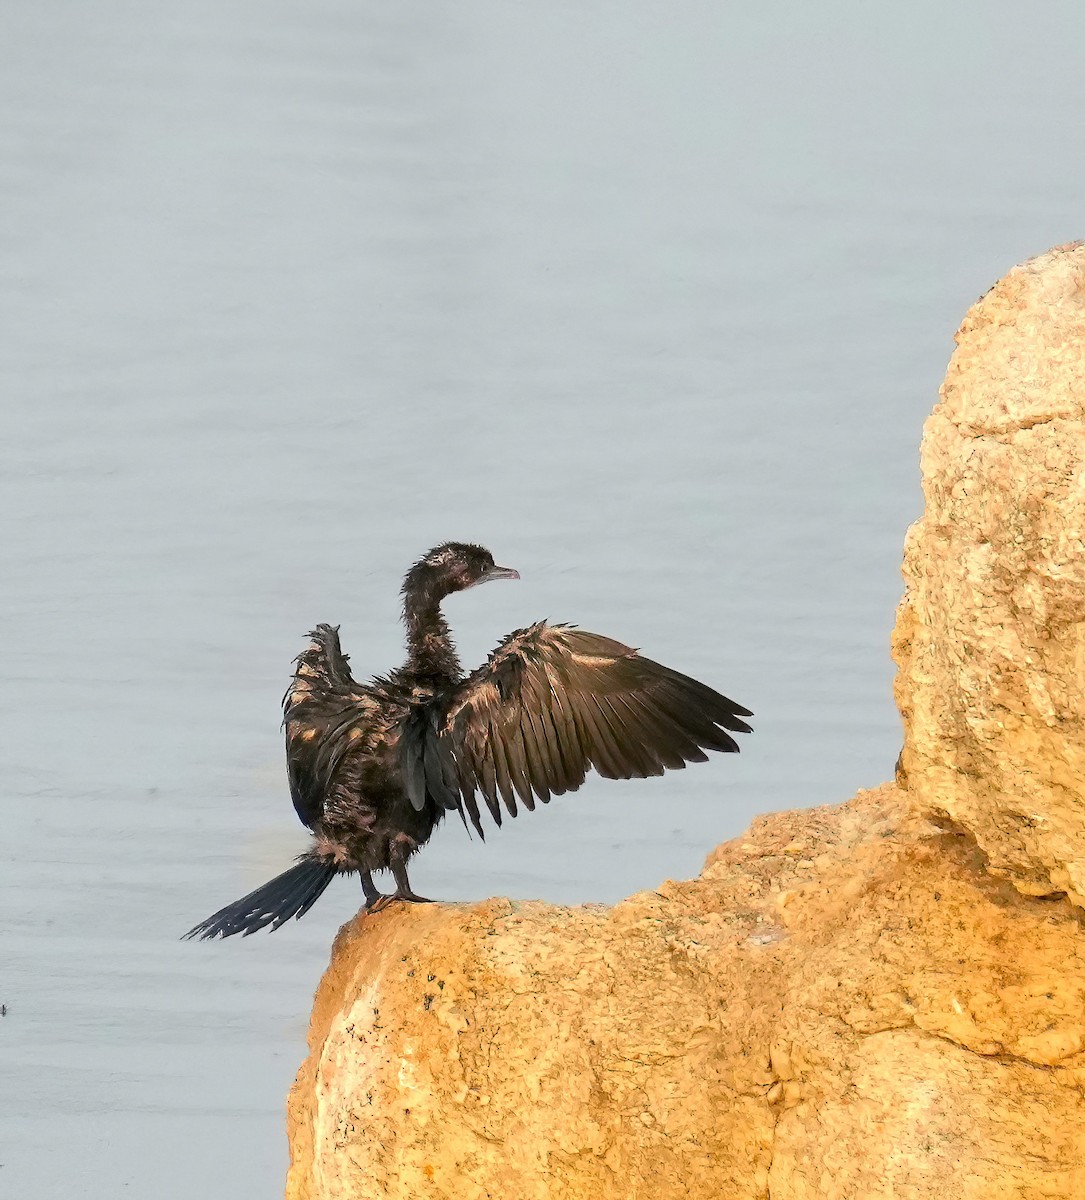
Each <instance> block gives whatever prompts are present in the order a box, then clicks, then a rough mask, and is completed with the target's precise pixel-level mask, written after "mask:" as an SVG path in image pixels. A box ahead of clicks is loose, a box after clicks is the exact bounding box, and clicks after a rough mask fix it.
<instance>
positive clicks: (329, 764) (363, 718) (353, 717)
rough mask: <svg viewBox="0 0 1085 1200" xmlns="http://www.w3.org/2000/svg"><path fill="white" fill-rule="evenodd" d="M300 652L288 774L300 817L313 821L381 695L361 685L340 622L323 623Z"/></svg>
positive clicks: (290, 711)
mask: <svg viewBox="0 0 1085 1200" xmlns="http://www.w3.org/2000/svg"><path fill="white" fill-rule="evenodd" d="M309 638H310V642H309V645H308V646H307V647H306V648H305V649H304V650H303V651H302V652H301V654H299V655H298V657H297V660H296V667H295V670H294V678H293V679H292V680H291V683H290V687H289V688H288V689H287V692H286V695H285V696H284V697H283V726H284V728H285V730H286V761H287V774H288V777H289V780H290V795H291V798H292V799H293V801H294V808H295V809H296V810H297V814H298V816H299V817H300V818H301V820H302V821H303V822H304V823H305V824H306V825H310V826H312V825H313V824H315V823H316V822H317V821H319V820H320V818H321V817H322V815H323V812H324V802H325V799H326V797H327V796H328V794H329V792H330V790H331V787H332V784H333V783H334V781H335V777H336V774H337V772H338V771H339V768H340V767H341V765H342V763H343V760H344V759H345V758H346V757H347V756H348V755H349V754H350V753H351V751H352V750H354V749H355V748H356V747H357V744H358V743H359V742H360V740H361V737H360V732H359V731H360V730H361V728H362V727H363V726H364V725H365V723H366V722H367V721H368V720H370V719H371V718H372V715H373V713H374V710H375V708H376V700H375V699H374V697H373V696H372V695H371V694H370V693H369V692H368V690H367V689H365V688H362V687H359V685H358V684H357V683H356V682H355V680H354V678H353V677H352V676H351V673H350V665H349V661H350V660H349V659H348V658H347V656H346V655H345V654H344V653H343V651H342V648H341V647H340V644H339V630H338V627H335V626H332V625H318V626H317V627H316V628H315V629H314V630H313V631H312V633H310V634H309Z"/></svg>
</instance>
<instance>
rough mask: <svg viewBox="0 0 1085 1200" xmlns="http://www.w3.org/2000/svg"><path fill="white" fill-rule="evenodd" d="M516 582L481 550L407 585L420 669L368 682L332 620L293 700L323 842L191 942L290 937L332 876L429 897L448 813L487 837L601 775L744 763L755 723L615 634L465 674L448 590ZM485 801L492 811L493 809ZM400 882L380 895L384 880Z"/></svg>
mask: <svg viewBox="0 0 1085 1200" xmlns="http://www.w3.org/2000/svg"><path fill="white" fill-rule="evenodd" d="M491 579H519V575H518V574H517V573H516V572H515V571H511V570H509V569H507V568H505V567H497V566H495V565H494V560H493V557H492V556H491V554H490V552H489V551H488V550H484V549H483V548H482V547H481V546H472V545H466V544H464V543H461V542H449V543H448V544H446V545H443V546H438V547H436V548H435V549H433V550H431V551H430V552H429V553H428V554H427V555H426V556H425V557H424V558H422V559H421V560H420V561H419V562H417V563H416V564H415V565H414V566H413V567H412V568H411V569H410V571H409V572H408V573H407V577H406V579H405V580H404V583H403V620H404V624H405V625H406V627H407V645H408V656H407V661H406V663H405V664H404V665H403V666H402V667H400V668H399V670H397V671H393V672H392V673H391V674H390V675H389V676H388V677H387V678H378V679H374V680H373V681H372V682H371V683H369V684H365V685H362V684H358V683H356V682H355V680H354V678H353V676H352V675H351V673H350V667H349V666H348V662H347V657H346V655H345V654H344V653H343V652H342V650H341V649H340V646H339V633H338V629H335V628H333V627H332V626H330V625H318V626H317V627H316V629H315V630H313V632H312V633H311V634H310V637H311V639H312V641H311V642H310V644H309V645H308V646H307V647H306V649H305V650H304V651H303V652H302V653H301V654H300V655H299V656H298V659H297V670H296V671H295V673H294V679H293V682H292V683H291V685H290V688H289V689H288V691H287V693H286V695H285V697H284V698H283V712H284V722H283V723H284V726H285V729H286V757H287V771H288V775H289V779H290V794H291V797H292V798H293V801H294V807H295V809H296V810H297V813H298V816H299V817H300V818H301V820H302V822H303V823H304V824H305V825H307V826H308V827H309V828H310V829H311V830H312V831H313V835H314V841H313V845H312V846H311V847H310V849H309V850H308V851H306V853H305V854H303V855H302V856H301V857H300V858H299V859H298V862H297V863H296V864H295V865H294V866H293V867H291V868H290V869H289V870H288V871H285V872H284V873H283V874H282V875H279V876H277V877H276V878H275V879H272V880H271V881H270V882H268V883H265V884H264V885H263V886H262V887H259V888H257V889H256V891H254V892H251V893H250V894H249V895H248V896H245V897H244V898H243V899H241V900H237V901H235V902H234V903H233V904H230V905H228V906H227V907H226V908H224V909H222V910H220V911H219V912H217V913H215V914H214V916H211V917H208V918H207V920H206V921H203V922H201V923H200V924H199V925H197V926H196V927H195V929H192V930H190V931H189V933H188V934H187V935H186V936H188V937H194V936H200V937H205V938H206V937H216V936H219V935H221V936H222V937H229V936H230V935H231V934H234V933H244V934H249V933H254V932H255V931H256V930H257V929H262V928H264V926H265V925H271V927H272V928H273V929H276V928H278V927H279V925H281V924H282V923H283V922H284V921H286V920H288V919H289V918H290V917H300V916H302V915H303V914H304V913H305V912H307V911H308V910H309V908H310V907H311V906H312V905H313V903H314V902H315V901H316V900H317V898H318V897H319V896H320V895H321V893H322V892H323V891H324V889H325V888H326V887H327V886H328V884H329V883H330V882H331V880H332V879H333V878H334V876H335V875H337V874H341V873H349V872H353V871H357V872H359V873H360V875H361V879H362V890H363V892H364V893H365V902H366V909H367V910H368V911H369V912H375V911H377V910H378V909H380V908H382V907H384V906H385V905H386V904H388V903H390V902H391V901H392V900H415V901H420V900H422V897H421V896H416V895H415V894H414V892H413V891H412V890H411V885H410V883H409V881H408V879H407V860H408V858H410V856H411V855H412V854H413V853H414V852H415V851H416V850H418V849H419V847H420V846H422V845H424V844H425V843H426V842H427V841H428V840H429V838H430V836H431V835H432V833H433V830H434V828H435V827H436V826H437V824H438V822H439V821H440V820H441V818H442V817H443V816H444V815H445V813H446V812H458V813H459V815H460V817H461V818H462V819H463V821H464V823H465V824H466V823H467V822H470V823H471V825H473V826H474V828H475V829H476V830H477V831H478V832H479V834H480V835H483V824H482V813H483V809H486V810H488V811H489V813H490V816H491V817H492V818H493V820H494V822H495V823H496V824H498V825H500V824H501V819H502V806H504V811H505V812H507V813H508V814H509V816H512V817H514V816H516V814H517V811H518V806H519V805H521V804H522V805H523V806H524V808H527V809H533V808H534V807H535V801H536V800H541V801H542V803H543V804H546V803H547V802H548V801H549V799H550V797H551V796H560V795H562V793H564V792H573V791H576V789H577V788H578V787H580V785H581V784H582V783H583V782H584V777H585V775H586V774H587V772H588V771H589V770H591V769H592V768H594V769H595V770H596V771H598V772H599V774H600V775H604V776H606V777H607V778H608V779H633V778H637V779H639V778H644V777H645V776H648V775H662V774H663V772H664V770H666V769H667V768H672V769H676V768H679V767H684V766H685V765H686V763H687V762H705V761H706V760H707V758H708V755H707V754H706V753H705V751H706V750H720V751H724V752H728V751H737V750H738V745H737V743H736V742H735V740H734V738H733V737H732V736H731V734H732V733H749V732H750V727H749V726H748V725H747V724H746V723H745V721H743V720H742V718H743V717H748V716H750V715H751V713H750V712H749V711H748V710H747V709H745V708H742V707H741V706H740V705H738V704H735V703H734V701H732V700H728V699H727V697H726V696H721V695H720V693H719V692H716V691H713V690H712V688H710V687H706V686H705V685H704V684H703V683H698V682H697V680H695V679H691V678H690V677H689V676H688V675H681V674H679V673H678V672H677V671H672V670H670V669H669V668H668V667H664V666H661V665H660V664H659V663H656V662H652V660H651V659H649V658H642V657H641V656H640V655H639V654H638V653H637V652H636V651H635V650H631V649H630V648H629V647H628V646H623V645H622V644H621V643H620V642H615V641H612V640H611V639H610V638H606V637H600V636H599V635H598V634H594V633H585V632H584V631H583V630H580V629H577V628H575V627H574V626H572V625H548V624H547V623H546V622H539V624H537V625H532V626H530V627H529V628H527V629H520V630H517V631H516V632H515V633H512V634H510V635H509V636H508V637H507V638H505V640H504V641H503V642H502V643H501V644H500V645H499V646H498V647H497V649H496V650H495V651H494V652H493V653H492V654H491V655H490V657H489V658H488V659H487V661H486V662H485V664H484V665H483V666H481V667H479V668H478V670H476V671H474V672H472V673H471V674H470V675H468V676H466V677H465V676H464V674H463V671H462V669H461V667H460V663H459V660H458V659H457V657H456V651H455V648H454V647H453V644H452V638H451V634H450V632H449V628H448V625H447V623H446V622H445V619H444V617H443V616H442V615H441V611H440V606H441V602H442V600H444V598H445V597H446V596H448V595H450V594H451V593H452V592H457V591H462V590H463V589H464V588H469V587H474V586H475V585H476V584H478V583H485V582H487V581H488V580H491ZM480 798H481V801H482V805H481V806H480V803H479V800H480ZM380 870H389V871H391V872H392V875H393V877H394V879H395V882H396V891H395V893H394V894H393V895H392V896H383V895H381V893H380V892H379V891H378V890H377V887H376V885H375V884H374V882H373V872H374V871H380Z"/></svg>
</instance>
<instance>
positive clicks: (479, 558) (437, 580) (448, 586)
mask: <svg viewBox="0 0 1085 1200" xmlns="http://www.w3.org/2000/svg"><path fill="white" fill-rule="evenodd" d="M519 578H520V574H519V572H518V571H514V570H513V569H512V568H511V567H499V566H497V565H496V564H495V563H494V556H493V555H492V554H491V553H490V552H489V550H487V549H486V548H485V547H483V546H473V545H471V544H470V543H468V542H445V543H444V545H442V546H435V547H434V548H433V549H432V550H431V551H430V552H429V553H428V554H425V555H423V556H422V558H420V559H419V560H418V562H416V563H415V564H414V566H413V567H411V569H410V570H409V571H408V572H407V578H406V579H404V581H403V595H404V596H405V597H407V598H408V599H413V600H416V601H418V600H429V601H433V602H436V603H440V601H441V600H443V599H444V598H445V596H448V595H451V593H452V592H462V591H463V590H464V589H465V588H470V587H474V586H475V585H476V584H479V583H489V582H490V580H491V579H519Z"/></svg>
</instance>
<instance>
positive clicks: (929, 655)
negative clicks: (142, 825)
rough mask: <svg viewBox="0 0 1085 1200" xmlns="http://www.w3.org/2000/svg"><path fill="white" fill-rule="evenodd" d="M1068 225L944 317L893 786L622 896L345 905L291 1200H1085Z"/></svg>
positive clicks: (1084, 977) (301, 1093)
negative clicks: (556, 902)
mask: <svg viewBox="0 0 1085 1200" xmlns="http://www.w3.org/2000/svg"><path fill="white" fill-rule="evenodd" d="M1083 457H1085V248H1083V247H1081V246H1069V247H1063V248H1060V249H1057V250H1054V251H1052V252H1051V253H1050V254H1048V255H1045V256H1044V257H1043V258H1040V259H1036V260H1035V261H1033V262H1030V263H1027V264H1025V265H1024V266H1022V267H1019V268H1017V269H1016V270H1014V271H1012V272H1011V273H1010V274H1009V275H1008V276H1007V277H1006V278H1005V279H1004V280H1002V282H1001V283H999V284H998V285H997V286H996V287H995V288H994V289H993V290H992V291H991V292H989V293H988V294H987V295H986V296H985V297H984V298H983V299H982V300H980V301H979V303H978V304H977V305H976V306H975V307H974V308H973V309H972V311H971V312H970V313H969V314H968V317H967V318H966V320H965V322H964V324H963V326H962V327H961V330H960V333H959V334H958V349H957V352H956V354H955V355H954V358H953V362H952V364H951V366H950V370H949V374H948V376H947V380H946V384H945V387H944V388H943V392H942V399H941V402H940V403H939V405H938V407H937V408H936V410H935V412H934V414H933V415H932V417H931V418H930V420H929V421H928V424H927V428H926V433H925V437H924V443H923V477H924V487H925V490H926V497H927V507H926V512H925V514H924V516H923V518H922V520H921V521H919V522H918V524H917V525H916V526H915V527H914V528H913V529H912V531H911V532H910V534H909V538H908V545H907V552H906V561H905V577H906V583H907V594H906V596H905V599H904V601H903V603H902V605H901V609H900V613H899V618H898V624H897V629H896V632H895V634H894V652H895V655H896V658H897V662H898V665H899V667H900V675H899V679H898V684H897V694H898V698H899V703H900V707H901V710H902V713H903V715H904V718H905V726H906V741H905V748H904V751H903V754H902V759H901V769H900V770H899V772H898V782H897V784H896V785H889V784H887V785H885V786H883V787H881V788H878V789H876V790H874V791H870V792H863V793H860V794H859V796H857V797H856V798H855V799H854V800H852V801H850V802H849V803H847V804H844V805H841V806H840V807H837V808H822V809H813V810H806V811H800V812H791V813H781V814H777V815H775V816H771V817H766V818H763V819H761V820H758V821H756V822H755V823H754V825H753V826H752V827H751V829H750V830H749V832H748V833H747V834H746V835H745V836H744V837H742V838H740V839H739V840H737V841H734V842H729V843H727V844H726V845H724V846H721V847H719V848H718V849H717V850H716V851H715V852H714V853H713V854H712V855H711V856H710V858H709V860H708V863H707V864H706V866H705V869H704V871H703V873H702V874H701V876H700V878H698V879H696V880H691V881H689V882H685V883H667V884H664V885H663V886H662V887H660V889H659V890H658V891H655V892H644V893H641V894H639V895H636V896H633V897H631V898H629V899H628V900H626V901H624V902H622V903H621V904H618V905H616V906H615V907H614V908H611V909H606V908H593V907H586V908H562V907H556V906H553V905H547V904H542V903H531V904H513V903H510V902H509V901H507V900H490V901H487V902H485V903H482V904H476V905H471V906H456V905H425V906H403V907H396V908H392V909H389V910H387V911H385V912H382V913H380V914H379V915H377V916H375V917H359V918H358V919H356V920H355V921H353V922H351V923H350V924H349V925H346V926H345V927H344V928H343V930H342V931H341V932H340V935H339V937H338V939H337V941H336V944H335V948H334V950H333V953H332V961H331V965H330V966H329V968H328V971H327V973H326V974H325V976H324V979H323V981H322V983H321V985H320V989H319V991H318V993H317V997H316V1004H315V1008H314V1011H313V1019H312V1026H311V1030H310V1050H311V1053H310V1057H309V1059H308V1061H307V1062H306V1063H305V1064H304V1066H303V1067H302V1069H301V1072H300V1073H299V1075H298V1079H297V1082H296V1084H295V1086H294V1089H293V1091H292V1093H291V1097H290V1104H289V1125H290V1142H291V1159H292V1164H291V1168H290V1173H289V1177H288V1182H287V1197H288V1200H348V1198H349V1200H408V1198H409V1200H483V1198H488V1200H710V1198H711V1200H755V1198H756V1200H1010V1198H1013V1200H1085V1100H1083V1095H1085V913H1083V912H1082V909H1081V907H1078V906H1079V905H1083V904H1085V899H1083V897H1085V829H1083V814H1085V805H1083V803H1082V802H1081V800H1079V794H1080V791H1081V784H1082V781H1083V780H1085V731H1083V728H1082V722H1083V719H1085V713H1083V706H1082V700H1081V694H1082V693H1081V680H1082V679H1085V552H1083V545H1082V531H1083V529H1085V476H1083V471H1082V464H1083Z"/></svg>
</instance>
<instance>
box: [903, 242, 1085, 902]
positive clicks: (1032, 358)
mask: <svg viewBox="0 0 1085 1200" xmlns="http://www.w3.org/2000/svg"><path fill="white" fill-rule="evenodd" d="M1083 468H1085V243H1076V244H1074V245H1070V246H1061V247H1058V248H1057V249H1055V250H1052V251H1050V252H1049V253H1048V254H1045V255H1043V256H1042V257H1040V258H1036V259H1033V260H1032V261H1031V262H1027V263H1024V264H1023V265H1022V266H1019V267H1016V268H1015V269H1014V270H1012V271H1011V272H1010V273H1009V274H1008V275H1007V276H1006V277H1005V278H1004V279H1002V280H1001V281H1000V282H999V283H998V284H996V285H995V287H993V288H992V289H991V290H990V291H989V292H988V293H987V295H985V296H984V297H983V298H982V299H981V300H979V301H978V302H977V303H976V304H975V305H973V307H972V308H971V310H970V311H969V313H968V315H967V316H966V317H965V320H964V323H963V324H962V325H961V328H960V330H959V331H958V333H957V350H956V352H955V353H954V355H953V359H952V361H951V362H950V365H949V371H948V373H947V375H946V380H945V383H944V384H943V387H942V392H941V400H940V402H939V404H938V405H937V407H936V408H935V409H934V412H933V413H932V414H931V416H930V417H929V419H928V420H927V424H926V428H925V431H924V436H923V449H922V470H923V490H924V493H925V495H926V510H925V512H924V514H923V517H922V519H921V520H920V521H918V522H917V523H916V525H914V526H913V528H912V529H911V531H910V533H909V535H908V541H907V545H906V549H905V557H904V576H905V582H906V586H907V591H906V594H905V597H904V600H903V602H902V604H901V607H900V611H899V614H898V619H897V628H896V632H895V635H894V654H895V657H896V659H897V663H898V665H899V667H900V673H899V676H898V680H897V702H898V704H899V706H900V709H901V712H902V714H903V715H904V720H905V730H906V740H905V745H904V753H903V757H902V767H903V770H904V773H905V774H906V776H907V783H908V788H909V790H910V791H911V792H912V793H913V794H914V795H915V797H916V799H917V801H918V803H919V804H920V805H921V806H922V808H923V809H924V810H925V811H927V812H929V813H941V814H945V815H946V816H948V817H950V818H951V819H952V820H953V821H955V822H956V823H957V824H958V825H959V826H961V828H963V829H966V830H968V832H969V833H970V834H971V835H972V836H973V837H974V838H975V839H976V841H977V842H978V843H979V845H980V846H981V847H982V848H983V850H984V851H985V853H986V854H987V855H988V858H989V863H990V867H991V868H992V869H994V870H998V871H1003V872H1005V873H1006V874H1007V877H1008V878H1010V879H1012V880H1013V882H1014V884H1015V886H1017V887H1018V888H1020V889H1021V890H1022V891H1024V892H1028V893H1031V894H1033V895H1045V894H1048V893H1052V892H1065V893H1066V894H1067V895H1068V896H1069V897H1070V899H1071V900H1072V901H1073V902H1074V903H1075V904H1079V905H1081V904H1085V801H1083V798H1082V784H1083V781H1085V703H1083V694H1085V693H1083V688H1085V541H1083V540H1082V539H1083V536H1085V469H1083Z"/></svg>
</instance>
